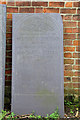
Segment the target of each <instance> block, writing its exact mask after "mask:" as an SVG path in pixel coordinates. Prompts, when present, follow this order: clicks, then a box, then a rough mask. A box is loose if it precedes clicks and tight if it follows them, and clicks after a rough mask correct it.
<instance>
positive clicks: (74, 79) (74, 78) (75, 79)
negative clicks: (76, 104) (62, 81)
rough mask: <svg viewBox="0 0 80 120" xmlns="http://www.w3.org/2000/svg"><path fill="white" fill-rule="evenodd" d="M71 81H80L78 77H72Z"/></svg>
mask: <svg viewBox="0 0 80 120" xmlns="http://www.w3.org/2000/svg"><path fill="white" fill-rule="evenodd" d="M72 82H80V78H79V77H73V78H72Z"/></svg>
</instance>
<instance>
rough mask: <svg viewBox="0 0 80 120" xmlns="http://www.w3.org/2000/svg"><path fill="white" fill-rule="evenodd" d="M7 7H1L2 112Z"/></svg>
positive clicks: (0, 72)
mask: <svg viewBox="0 0 80 120" xmlns="http://www.w3.org/2000/svg"><path fill="white" fill-rule="evenodd" d="M5 48H6V5H0V111H1V110H2V109H3V108H4V82H5Z"/></svg>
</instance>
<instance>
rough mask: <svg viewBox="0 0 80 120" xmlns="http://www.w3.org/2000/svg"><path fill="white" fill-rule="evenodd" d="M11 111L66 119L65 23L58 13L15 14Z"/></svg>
mask: <svg viewBox="0 0 80 120" xmlns="http://www.w3.org/2000/svg"><path fill="white" fill-rule="evenodd" d="M12 27H13V30H12V34H13V39H12V42H13V46H12V108H11V109H12V111H13V112H14V113H16V114H26V113H27V114H30V113H31V112H32V111H35V114H41V115H43V116H46V114H50V113H52V112H54V111H55V109H56V108H57V107H59V112H60V115H61V116H62V117H63V115H64V79H63V23H62V19H61V16H60V15H59V14H57V13H37V14H36V13H19V14H13V25H12Z"/></svg>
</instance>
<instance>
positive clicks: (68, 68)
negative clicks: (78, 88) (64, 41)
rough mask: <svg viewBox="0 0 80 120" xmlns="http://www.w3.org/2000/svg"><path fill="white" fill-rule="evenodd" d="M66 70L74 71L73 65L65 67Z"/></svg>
mask: <svg viewBox="0 0 80 120" xmlns="http://www.w3.org/2000/svg"><path fill="white" fill-rule="evenodd" d="M64 69H65V70H72V65H65V66H64Z"/></svg>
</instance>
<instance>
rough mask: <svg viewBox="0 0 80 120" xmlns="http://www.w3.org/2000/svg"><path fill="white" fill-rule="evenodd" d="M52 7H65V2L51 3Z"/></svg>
mask: <svg viewBox="0 0 80 120" xmlns="http://www.w3.org/2000/svg"><path fill="white" fill-rule="evenodd" d="M49 6H50V7H64V2H49Z"/></svg>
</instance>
